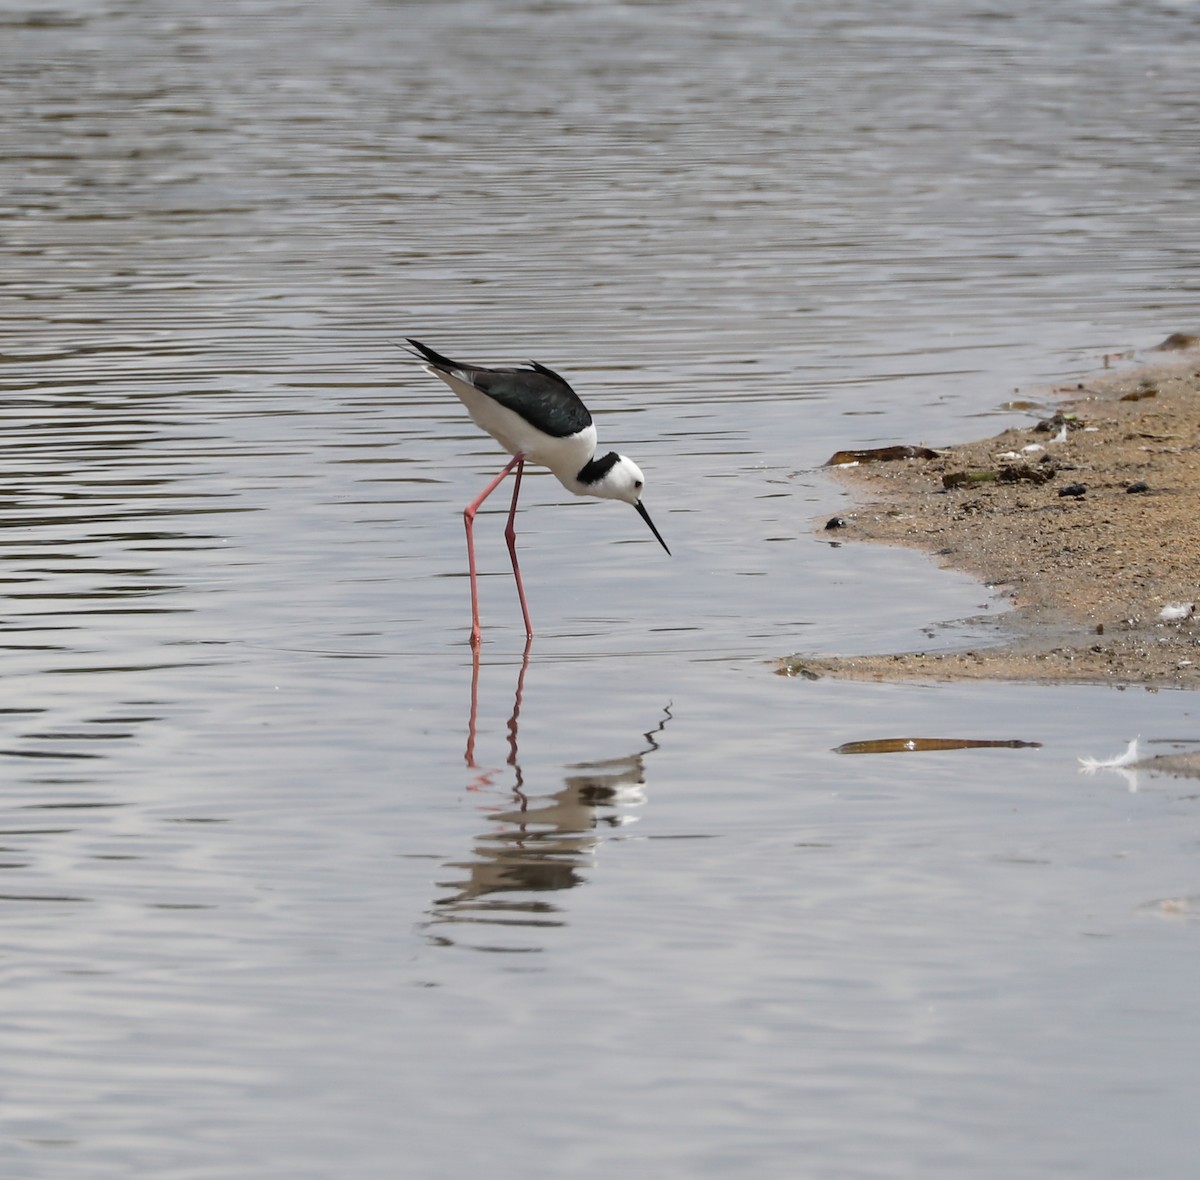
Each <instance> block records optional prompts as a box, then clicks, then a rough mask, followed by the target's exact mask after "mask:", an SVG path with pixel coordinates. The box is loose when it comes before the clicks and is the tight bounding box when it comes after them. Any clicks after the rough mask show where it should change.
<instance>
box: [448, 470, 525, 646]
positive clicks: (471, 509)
mask: <svg viewBox="0 0 1200 1180" xmlns="http://www.w3.org/2000/svg"><path fill="white" fill-rule="evenodd" d="M524 463H525V456H524V455H517V456H516V457H515V458H514V459H512V461H511V462H509V463H508V464H507V465H506V466H505V468H504V470H503V471H502V472H500V474H499V475H498V476H496V478H495V479H494V480H492V482H491V483H490V484H488V486H487V487H486V488H484V489H483V491H482V493H481V494H480V495H479V497H478V499H475V500H472V501H471V503H470V504H468V505H467V506H466V508H464V509H463V521H464V522H465V524H466V526H467V566H468V568H469V569H470V571H471V646H472V647H478V646H479V645H480V643H482V642H483V631H482V629H481V628H480V626H479V579H478V578H477V577H476V575H475V532H474V525H475V513H476V512H478V511H479V506H480V504H482V503H483V502H484V500H486V499H487V498H488V496H490V495H491V494H492V493H493V492H494V491H495V490H496V489H497V488H498V487H499V486H500V485H501V484H502V483H503V482H504V477H505V476H506V475H507V474H508V473H509V472H510V471H511V470H512V469H513V468H514V467H516V468H517V472H518V475H517V487H518V488H519V487H520V486H521V483H520V468H521V467H522V466H523V465H524ZM516 507H517V498H516V496H515V495H514V496H513V511H515V510H516ZM509 526H510V527H511V526H512V513H509ZM516 560H517V558H516V554H515V553H514V554H513V565H514V567H515V565H516ZM520 585H521V578H520V575H519V574H518V575H517V586H518V587H520ZM524 606H525V593H524V591H521V607H522V609H524ZM525 627H526V629H527V630H528V627H529V617H528V615H527V616H526V619H525Z"/></svg>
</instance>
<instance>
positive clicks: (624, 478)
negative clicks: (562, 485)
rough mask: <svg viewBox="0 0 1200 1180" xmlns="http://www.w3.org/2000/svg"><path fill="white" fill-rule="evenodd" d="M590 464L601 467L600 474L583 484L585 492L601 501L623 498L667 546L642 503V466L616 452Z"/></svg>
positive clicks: (643, 481)
mask: <svg viewBox="0 0 1200 1180" xmlns="http://www.w3.org/2000/svg"><path fill="white" fill-rule="evenodd" d="M593 464H594V465H595V466H597V467H601V468H603V474H602V475H600V476H599V478H597V479H595V480H594V481H591V482H589V483H588V484H587V487H586V489H585V494H586V495H589V496H599V497H600V498H601V499H604V500H624V501H625V503H626V504H632V505H633V506H634V507H635V508H636V509H637V510H638V515H639V516H640V517H641V518H642V519H643V520H644V521H645V522H646V523H647V524H648V525H649V526H650V531H651V532H652V533H653V534H654V536H655V538H656V539H657V541H658V543H659V544H660V545H661V546H662V547H663V548H664V549H667V543H666V541H664V540H663V539H662V535H661V534H660V533H659V531H658V529H656V528H655V527H654V521H652V520H651V519H650V514H649V513H648V512H647V511H646V506H645V505H644V504H643V503H642V488H643V487H645V486H646V477H645V476H644V475H643V474H642V469H641V468H640V467H639V466H638V465H637V464H636V463H635V462H634V461H633V460H632V459H628V458H626V457H625V456H624V455H617V454H609V455H606V456H605V457H604V458H603V459H600V460H593V462H592V464H589V466H592V465H593ZM586 471H587V468H584V472H586ZM580 474H581V475H582V474H583V472H581V473H580ZM670 552H671V551H670V549H667V553H668V555H669V554H670Z"/></svg>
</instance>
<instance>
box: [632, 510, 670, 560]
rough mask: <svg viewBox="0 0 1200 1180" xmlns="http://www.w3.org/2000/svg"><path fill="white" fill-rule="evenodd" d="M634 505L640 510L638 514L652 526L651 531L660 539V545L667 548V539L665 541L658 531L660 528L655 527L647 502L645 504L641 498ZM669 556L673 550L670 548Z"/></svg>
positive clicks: (668, 550)
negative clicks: (647, 509) (647, 508)
mask: <svg viewBox="0 0 1200 1180" xmlns="http://www.w3.org/2000/svg"><path fill="white" fill-rule="evenodd" d="M634 507H635V508H636V509H637V510H638V516H640V517H641V518H642V519H643V520H644V521H645V522H646V523H647V524H648V525H649V526H650V531H651V532H652V533H653V534H654V536H655V537H656V538H657V539H658V543H659V544H660V545H661V546H662V547H663V548H664V549H667V543H666V541H664V540H663V539H662V534H661V533H660V532H659V531H658V529H656V528H655V527H654V521H652V520H651V519H650V513H649V512H647V511H646V505H645V504H643V503H642V502H641V500H639V501H638V502H637V503H636V504H635V505H634ZM667 556H668V557H670V556H671V551H670V549H667Z"/></svg>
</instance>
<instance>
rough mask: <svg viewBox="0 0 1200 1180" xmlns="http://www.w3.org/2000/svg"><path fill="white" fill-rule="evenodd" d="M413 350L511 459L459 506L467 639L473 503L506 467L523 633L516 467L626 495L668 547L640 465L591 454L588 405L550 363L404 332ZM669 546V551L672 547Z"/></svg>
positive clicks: (474, 631)
mask: <svg viewBox="0 0 1200 1180" xmlns="http://www.w3.org/2000/svg"><path fill="white" fill-rule="evenodd" d="M408 342H409V344H411V345H412V347H413V349H414V350H415V351H414V352H413V355H414V356H415V357H417V358H418V359H419V360H423V361H425V362H426V364H425V366H424V367H425V371H426V372H427V373H432V374H433V376H435V377H440V378H441V379H442V380H443V381H444V382H445V383H446V384H447V385H449V386H450V388H451V389H453V390H454V392H455V393H456V394H457V395H458V398H459V400H460V401H461V402H462V403H463V405H464V406H466V407H467V413H469V414H470V415H471V418H472V419H473V420H474V422H475V425H476V426H478V427H480V429H482V430H485V431H487V433H488V434H490V435H491V436H492V438H494V439H495V440H496V441H497V442H498V443H499V444H500V445H501V446H502V447H503V448H504V449H505V450H506V451H507V452H508V453H509V454H510V455H512V460H511V461H510V462H509V463H508V464H507V465H506V466H505V468H504V470H503V471H501V472H500V474H499V475H498V476H496V478H495V479H494V480H492V482H491V483H489V484H488V486H487V487H486V488H484V489H483V491H482V492H481V493H480V495H479V496H478V497H477V498H476V499H475V500H472V501H471V503H470V504H468V505H467V507H466V508H465V509H464V510H463V519H464V520H465V521H466V526H467V563H468V566H469V567H470V571H471V644H472V646H474V647H478V645H479V643H480V642H481V640H482V631H481V629H480V626H479V587H478V579H477V577H476V574H475V538H474V523H475V513H476V512H478V511H479V506H480V505H481V504H482V503H483V502H484V500H486V499H487V498H488V496H490V495H491V494H492V492H494V491H495V490H496V489H497V488H498V487H499V486H500V484H501V483H502V482H503V480H504V477H505V476H506V475H508V474H509V472H510V471H514V470H515V471H516V473H517V478H516V481H515V486H514V487H513V496H512V506H511V507H510V508H509V510H508V526H507V527H506V528H505V530H504V538H505V540H506V541H507V542H508V552H509V556H510V557H511V558H512V567H513V576H514V577H515V578H516V580H517V595H518V596H519V597H520V599H521V614H522V615H523V616H524V618H525V634H526V636H527V637H528V638H530V639H532V638H533V626H532V624H531V623H530V622H529V608H528V606H527V605H526V603H525V587H524V586H523V585H522V584H521V568H520V566H519V565H518V564H517V536H516V530H515V528H514V527H513V520H514V518H515V516H516V514H517V496H518V495H519V494H520V491H521V474H522V472H523V471H524V468H525V462H526V460H528V461H529V462H530V463H540V464H541V465H542V466H543V467H549V468H550V470H551V471H552V472H554V474H555V476H557V478H558V482H559V483H561V484H562V485H563V487H564V488H566V489H567V491H569V492H573V493H574V494H575V495H576V496H599V497H600V498H601V499H604V500H624V501H625V502H626V503H627V504H632V505H633V506H634V507H635V508H636V509H637V510H638V513H639V514H640V515H641V518H642V519H643V520H644V521H645V522H646V523H647V524H648V525H649V526H650V531H651V532H652V533H653V534H654V536H655V537H656V538H657V540H658V543H659V544H660V545H661V546H662V547H663V548H664V549H667V543H666V541H664V540H663V539H662V537H661V536H660V535H659V531H658V529H656V528H655V527H654V522H653V521H652V520H651V519H650V514H649V513H648V512H647V511H646V507H645V505H644V504H643V503H642V486H643V484H644V483H645V477H644V476H643V475H642V471H641V468H640V467H638V465H637V464H636V463H635V462H634V461H633V460H632V459H627V458H626V457H625V456H624V455H618V454H617V453H616V451H609V453H608V454H607V455H600V456H597V454H596V427H595V426H594V425H593V424H592V416H591V414H590V413H588V408H587V406H585V405H584V404H583V402H581V401H580V400H579V397H578V395H577V394H576V393H575V391H574V390H573V389H572V388H571V387H570V386H569V385H568V384H567V383H566V381H564V380H563V378H561V377H560V376H559V375H558V374H557V373H555V372H554V371H553V370H552V369H548V368H546V366H545V365H539V364H538V363H537V361H530V362H529V368H527V369H525V368H522V369H489V368H484V367H483V366H482V365H469V364H463V363H461V362H459V361H452V360H450V358H449V357H445V356H442V354H441V353H440V352H434V350H433V349H432V348H429V347H428V346H427V345H424V344H422V343H421V342H420V341H419V340H413V339H412V338H411V337H409V338H408ZM670 552H671V551H670V549H667V553H668V554H670Z"/></svg>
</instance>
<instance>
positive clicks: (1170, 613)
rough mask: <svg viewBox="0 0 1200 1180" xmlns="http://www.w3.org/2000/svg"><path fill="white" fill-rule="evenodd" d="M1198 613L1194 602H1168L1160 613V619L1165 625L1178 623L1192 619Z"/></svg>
mask: <svg viewBox="0 0 1200 1180" xmlns="http://www.w3.org/2000/svg"><path fill="white" fill-rule="evenodd" d="M1195 613H1196V604H1195V603H1194V602H1168V603H1167V605H1166V606H1164V607H1163V608H1162V610H1160V611H1159V612H1158V617H1159V618H1160V619H1162V621H1163V622H1164V623H1178V622H1179V621H1180V620H1182V619H1190V618H1191V617H1192V615H1194V614H1195Z"/></svg>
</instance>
